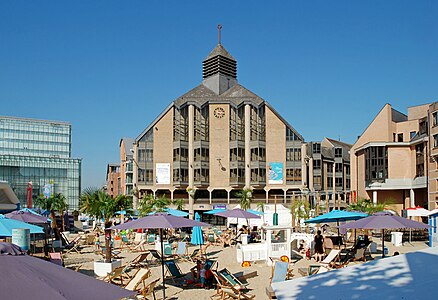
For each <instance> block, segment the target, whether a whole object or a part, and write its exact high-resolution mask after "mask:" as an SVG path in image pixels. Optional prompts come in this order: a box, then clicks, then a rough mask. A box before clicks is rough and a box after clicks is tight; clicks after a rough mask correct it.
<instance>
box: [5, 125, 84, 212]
mask: <svg viewBox="0 0 438 300" xmlns="http://www.w3.org/2000/svg"><path fill="white" fill-rule="evenodd" d="M0 180H4V181H7V182H8V183H9V184H10V186H11V188H12V189H13V191H14V192H15V194H16V195H17V197H18V199H19V200H20V203H21V207H24V206H25V205H26V203H27V201H26V192H27V186H28V183H29V182H32V196H33V197H34V198H36V197H38V196H39V195H40V194H42V193H43V187H44V185H46V184H52V186H53V192H54V193H62V194H63V195H64V196H65V197H66V199H67V203H68V205H69V209H70V210H75V209H78V205H79V195H80V190H81V186H80V182H81V160H80V159H73V158H71V125H70V124H68V123H64V122H52V121H40V120H31V119H20V118H11V117H0Z"/></svg>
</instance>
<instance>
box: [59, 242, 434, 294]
mask: <svg viewBox="0 0 438 300" xmlns="http://www.w3.org/2000/svg"><path fill="white" fill-rule="evenodd" d="M374 241H375V242H377V247H378V249H381V242H380V240H378V239H374ZM119 243H120V242H119V241H116V244H115V248H117V247H118V246H119ZM385 246H386V247H387V248H388V253H389V255H393V254H394V252H395V251H398V252H399V253H400V254H403V253H407V252H412V251H416V250H420V249H424V248H427V247H428V246H427V244H426V242H412V243H404V245H403V246H400V247H394V246H393V245H392V244H391V243H390V242H385ZM147 247H148V248H149V249H154V246H153V245H149V246H147ZM196 247H197V246H191V247H190V248H189V252H191V251H192V250H193V249H194V248H196ZM138 254H139V253H138V252H134V253H131V252H129V251H127V250H123V251H122V254H121V257H122V264H123V265H124V264H126V263H128V262H129V261H130V260H132V259H133V258H134V257H136V256H137V255H138ZM207 254H208V258H209V259H214V260H217V262H218V269H222V268H227V269H228V270H230V271H231V272H232V273H234V274H237V275H241V274H242V273H245V274H247V273H253V272H254V271H256V272H257V275H256V276H254V277H251V278H248V279H247V282H248V283H249V288H250V294H254V295H256V298H257V299H267V298H268V297H267V295H266V291H265V289H266V287H267V286H269V285H270V276H271V272H272V269H271V267H270V266H268V265H267V264H266V263H265V261H255V262H251V266H249V267H242V266H241V264H240V263H238V262H237V259H236V248H235V247H227V248H222V247H220V246H216V245H211V246H210V247H208V251H207ZM372 257H373V258H374V259H379V258H380V257H381V254H373V255H372ZM99 259H101V256H100V255H98V254H96V253H95V247H94V245H93V246H83V247H82V250H81V254H78V253H68V254H65V255H64V263H65V266H66V267H68V268H76V267H78V266H80V270H79V272H81V273H83V274H86V275H89V276H93V277H95V275H94V272H93V262H94V261H95V260H99ZM151 259H152V257H151V256H149V257H148V260H149V262H150V263H149V268H150V269H151V273H152V276H151V277H150V280H151V281H152V280H153V279H156V278H161V277H162V276H161V266H160V265H159V264H157V263H156V262H153V260H151ZM357 263H362V262H350V264H349V265H354V264H357ZM310 264H316V262H315V260H314V259H311V260H307V259H299V260H296V261H295V260H294V263H293V274H294V278H298V277H301V275H300V274H299V273H298V269H299V268H304V267H308V266H309V265H310ZM178 265H179V266H180V268H181V270H182V272H183V273H185V274H186V276H185V277H184V278H182V279H178V280H176V283H173V282H172V281H171V280H166V298H168V299H187V300H189V299H209V298H210V296H212V295H214V294H215V293H216V291H215V290H214V289H210V290H206V289H203V288H201V287H199V286H198V285H195V284H193V283H190V282H191V280H192V276H191V272H190V268H192V267H193V266H194V265H195V264H194V263H191V262H186V261H178ZM347 268H348V266H347ZM134 272H135V270H131V273H130V274H133V273H134ZM292 280H293V279H292ZM156 296H157V299H162V281H161V280H160V282H159V285H158V286H157V288H156Z"/></svg>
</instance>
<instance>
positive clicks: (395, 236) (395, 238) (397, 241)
mask: <svg viewBox="0 0 438 300" xmlns="http://www.w3.org/2000/svg"><path fill="white" fill-rule="evenodd" d="M402 241H403V232H391V243H392V244H393V245H394V246H395V247H400V246H401V245H402Z"/></svg>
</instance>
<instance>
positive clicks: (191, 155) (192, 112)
mask: <svg viewBox="0 0 438 300" xmlns="http://www.w3.org/2000/svg"><path fill="white" fill-rule="evenodd" d="M194 117H195V108H194V106H193V104H190V105H189V116H188V118H189V150H188V151H189V188H190V189H191V191H193V190H194V188H195V187H194V180H195V178H194V175H195V174H194V170H193V163H194V161H195V153H194V145H193V144H194V133H195V132H194V128H195V126H194V125H195V124H194ZM194 204H195V193H189V218H190V219H192V220H193V218H194V209H193V206H194Z"/></svg>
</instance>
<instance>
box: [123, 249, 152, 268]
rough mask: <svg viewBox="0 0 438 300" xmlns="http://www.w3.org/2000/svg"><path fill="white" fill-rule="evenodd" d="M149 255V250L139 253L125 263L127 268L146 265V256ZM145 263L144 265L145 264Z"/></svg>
mask: <svg viewBox="0 0 438 300" xmlns="http://www.w3.org/2000/svg"><path fill="white" fill-rule="evenodd" d="M148 256H149V252H144V253H140V254H139V255H137V256H136V257H134V259H132V260H131V261H130V262H128V263H127V264H126V265H127V266H128V267H129V268H137V267H147V257H148ZM145 264H146V265H145Z"/></svg>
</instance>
